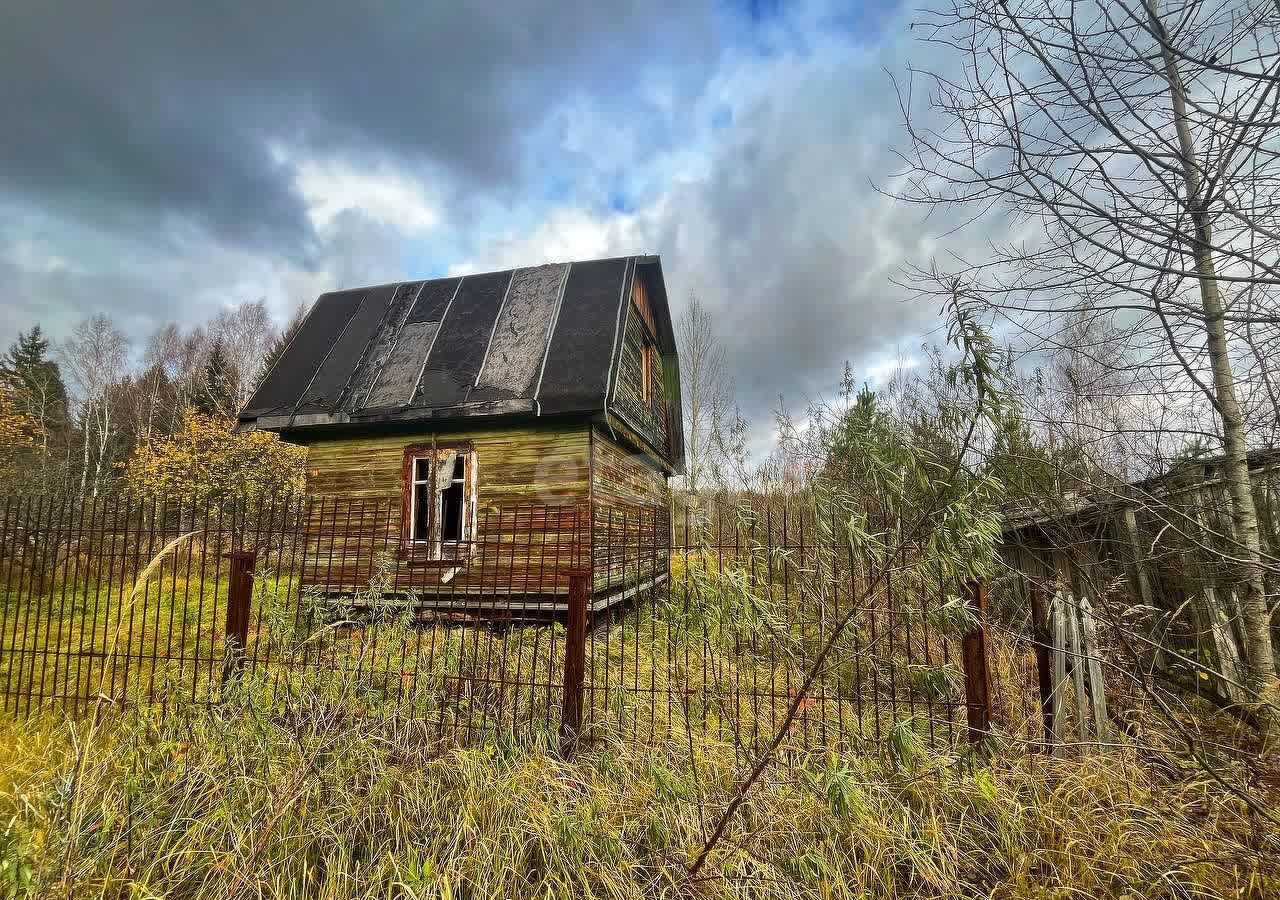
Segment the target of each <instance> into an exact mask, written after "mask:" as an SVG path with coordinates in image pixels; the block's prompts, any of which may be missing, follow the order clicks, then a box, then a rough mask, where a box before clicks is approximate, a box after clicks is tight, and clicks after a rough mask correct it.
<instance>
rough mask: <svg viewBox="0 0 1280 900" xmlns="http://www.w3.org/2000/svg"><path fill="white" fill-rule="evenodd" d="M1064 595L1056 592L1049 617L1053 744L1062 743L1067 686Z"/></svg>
mask: <svg viewBox="0 0 1280 900" xmlns="http://www.w3.org/2000/svg"><path fill="white" fill-rule="evenodd" d="M1064 606H1065V604H1064V603H1063V601H1062V593H1061V592H1060V591H1054V593H1053V600H1052V601H1051V602H1050V606H1049V615H1050V621H1051V627H1052V629H1053V648H1052V652H1053V691H1052V692H1051V693H1050V694H1049V697H1050V705H1051V713H1052V715H1053V743H1054V744H1055V745H1057V744H1061V743H1062V692H1063V691H1064V690H1065V689H1066V684H1067V654H1066V652H1065V648H1066V646H1067V616H1066V610H1065V609H1064V608H1063V607H1064Z"/></svg>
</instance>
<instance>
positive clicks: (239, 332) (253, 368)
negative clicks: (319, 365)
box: [209, 300, 278, 414]
mask: <svg viewBox="0 0 1280 900" xmlns="http://www.w3.org/2000/svg"><path fill="white" fill-rule="evenodd" d="M209 331H210V334H211V336H212V337H213V339H214V340H220V341H221V346H222V352H223V353H224V354H225V355H226V357H227V361H228V363H229V369H230V371H229V372H228V375H229V377H230V381H231V384H230V387H231V390H232V399H233V401H234V403H233V405H234V406H235V409H233V410H231V413H232V414H235V413H237V412H239V411H240V410H241V409H243V408H244V405H245V404H246V403H247V402H249V397H250V395H252V393H253V390H254V388H255V387H257V384H258V377H259V375H260V374H261V373H262V366H263V362H264V361H265V360H266V358H267V353H268V352H269V351H270V349H271V347H272V345H273V344H274V343H275V341H276V338H277V336H278V331H277V330H276V326H275V323H274V322H272V321H271V314H270V313H269V312H268V311H267V304H266V303H265V302H264V301H262V300H255V301H253V302H252V303H242V304H240V305H239V306H237V307H235V308H234V309H231V310H223V311H222V312H221V313H219V314H218V315H217V317H215V318H214V320H213V321H212V322H211V323H210V326H209Z"/></svg>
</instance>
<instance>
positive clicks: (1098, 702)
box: [1080, 597, 1110, 744]
mask: <svg viewBox="0 0 1280 900" xmlns="http://www.w3.org/2000/svg"><path fill="white" fill-rule="evenodd" d="M1080 621H1081V624H1082V625H1083V626H1084V653H1085V659H1086V661H1087V665H1088V671H1089V699H1090V700H1091V701H1092V703H1093V722H1094V730H1095V732H1096V733H1097V735H1098V742H1099V743H1100V744H1105V743H1106V742H1107V740H1108V738H1109V736H1110V734H1109V731H1110V720H1109V719H1108V718H1107V692H1106V689H1105V685H1104V684H1103V680H1102V657H1101V655H1100V650H1099V648H1098V627H1097V623H1095V622H1094V620H1093V604H1091V603H1090V602H1089V598H1088V597H1081V598H1080Z"/></svg>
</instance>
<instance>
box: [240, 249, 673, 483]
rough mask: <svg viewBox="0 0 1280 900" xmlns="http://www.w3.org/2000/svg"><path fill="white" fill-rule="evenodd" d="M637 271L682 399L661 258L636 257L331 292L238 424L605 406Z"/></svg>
mask: <svg viewBox="0 0 1280 900" xmlns="http://www.w3.org/2000/svg"><path fill="white" fill-rule="evenodd" d="M637 278H639V279H642V280H643V281H644V282H645V286H646V287H647V288H648V290H649V294H650V297H651V298H653V300H654V303H655V308H656V315H657V318H658V320H659V321H658V329H659V332H660V333H659V334H658V335H657V338H658V342H659V345H660V350H661V352H662V354H663V356H664V359H665V360H666V361H667V363H666V365H665V366H664V368H666V369H669V370H670V372H671V382H670V384H669V388H671V389H672V390H671V393H670V396H672V397H679V395H680V394H679V381H678V379H679V374H678V372H679V370H678V360H677V358H676V351H675V337H674V333H673V331H672V328H671V316H670V312H669V310H668V307H667V296H666V289H665V285H664V283H663V279H662V264H661V261H660V260H659V259H658V257H656V256H627V257H617V258H612V259H596V260H588V261H582V262H572V263H553V264H547V265H539V266H531V267H528V268H520V269H507V270H503V271H500V272H484V273H479V274H474V275H464V276H456V277H450V278H437V279H432V280H428V281H409V282H400V283H395V284H384V285H379V286H376V287H367V288H357V289H353V290H343V291H335V292H333V293H328V294H322V295H321V296H320V298H319V299H318V300H317V301H316V302H315V304H314V305H313V306H312V308H311V310H310V312H309V313H308V314H307V317H306V319H305V320H304V321H303V323H302V326H301V327H300V328H299V330H298V332H297V334H296V335H295V336H294V338H293V340H292V341H291V342H290V344H289V346H288V347H287V348H285V351H284V353H283V354H282V355H281V356H280V359H279V360H278V361H277V362H276V364H275V366H274V367H272V369H271V370H270V371H269V372H267V373H266V375H265V377H264V378H263V379H262V382H261V384H260V385H259V386H258V389H257V391H256V392H255V393H254V395H253V397H252V398H250V400H249V402H248V404H247V405H246V406H245V408H244V411H243V412H241V414H240V422H241V426H242V427H256V428H263V429H270V430H278V431H294V430H299V429H312V428H320V427H325V428H331V427H334V426H343V425H359V424H371V423H388V422H414V421H423V420H431V421H433V422H436V421H439V420H442V419H452V418H463V417H472V416H494V415H524V416H535V417H536V416H543V415H556V414H604V413H607V412H608V411H609V407H610V404H611V402H612V397H610V396H609V393H610V391H611V389H612V387H613V386H614V385H616V384H617V380H618V379H617V377H616V368H617V365H618V357H619V340H620V335H621V331H622V328H623V325H624V323H625V313H626V304H627V302H628V300H629V298H630V295H631V285H632V283H633V281H634V280H635V279H637ZM674 406H675V414H676V415H677V419H676V421H675V423H674V427H673V432H674V434H673V435H672V437H673V447H672V451H673V452H672V456H673V457H674V459H675V461H676V462H677V464H678V462H679V460H680V459H681V457H682V456H683V448H682V446H681V444H680V427H679V419H678V404H674Z"/></svg>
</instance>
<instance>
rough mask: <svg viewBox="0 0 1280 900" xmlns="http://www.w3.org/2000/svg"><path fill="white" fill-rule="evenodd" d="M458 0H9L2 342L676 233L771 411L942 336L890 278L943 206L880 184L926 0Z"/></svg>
mask: <svg viewBox="0 0 1280 900" xmlns="http://www.w3.org/2000/svg"><path fill="white" fill-rule="evenodd" d="M446 5H447V4H444V3H432V2H424V0H405V2H394V0H383V2H380V3H374V4H368V5H366V4H359V3H351V2H349V0H305V2H273V3H265V4H264V3H256V2H248V0H207V2H201V3H174V2H168V3H161V2H141V0H117V2H112V3H77V4H74V10H73V9H72V6H73V5H72V4H64V3H22V4H17V5H16V9H14V8H11V9H10V10H9V11H7V12H6V13H5V28H4V30H3V34H0V121H3V122H4V123H5V129H4V130H5V136H4V139H3V140H0V285H2V287H0V341H3V342H4V343H5V344H7V343H8V342H9V341H10V340H11V339H12V337H13V336H14V334H15V333H16V332H17V330H18V329H25V328H27V327H29V326H30V325H31V324H33V323H35V322H37V321H38V322H40V323H42V324H43V325H44V326H45V328H46V330H48V331H50V332H51V333H52V334H53V335H54V336H55V337H57V336H62V335H64V334H65V333H66V332H67V330H68V329H69V328H70V327H71V326H72V325H73V324H74V323H75V321H77V320H78V319H79V318H81V317H83V316H84V315H87V314H90V313H93V312H98V311H108V312H110V313H112V314H113V315H114V316H115V317H116V319H117V321H118V322H119V324H120V326H121V327H122V328H123V329H124V330H125V331H126V332H127V333H128V334H129V335H130V336H131V337H133V338H135V339H136V340H138V341H141V339H142V338H144V337H145V335H146V334H147V333H148V332H150V331H151V330H152V329H153V328H154V327H156V325H157V324H160V323H162V322H164V321H167V320H171V319H176V320H177V321H179V322H180V323H183V324H193V323H196V322H199V321H202V320H204V319H207V318H208V317H209V316H210V315H211V314H212V313H214V312H216V311H217V310H218V309H219V308H220V307H222V306H224V305H233V304H236V303H238V302H241V301H244V300H253V299H257V298H259V297H262V298H265V299H266V300H267V302H268V303H269V305H270V306H271V308H272V309H273V310H274V311H275V312H276V314H277V315H278V317H279V318H280V319H282V320H283V319H284V318H285V317H286V316H287V314H288V312H289V311H290V310H291V309H292V308H293V307H295V306H296V305H297V304H298V303H299V302H301V301H304V300H308V299H311V298H313V297H314V296H315V295H316V294H318V293H320V292H322V291H325V290H331V289H334V288H337V287H341V286H355V285H360V284H365V283H372V282H386V281H395V280H401V279H410V278H422V277H429V276H436V275H440V274H443V273H447V272H457V271H475V270H485V269H491V268H498V267H505V266H511V265H530V264H536V263H541V262H544V261H554V260H565V259H573V258H588V257H593V256H604V255H618V254H630V253H660V254H661V255H662V258H663V264H664V269H665V271H666V275H667V280H668V290H669V292H670V293H671V295H672V298H673V301H674V303H675V306H676V310H675V311H676V313H677V315H678V313H679V309H680V307H682V306H683V303H684V300H685V298H686V297H687V296H688V294H689V293H690V292H696V293H697V294H698V295H699V296H700V297H701V298H702V299H703V300H704V302H705V303H706V304H707V305H708V306H709V307H710V308H711V309H712V310H713V311H714V312H715V313H716V314H717V316H718V318H719V322H720V327H721V330H722V337H723V340H724V343H725V347H726V351H727V356H728V359H729V362H730V365H731V369H732V374H733V376H734V377H735V379H736V382H737V387H738V390H739V395H740V398H741V402H742V404H743V406H744V408H745V410H746V411H747V412H748V413H749V414H751V415H754V416H767V412H768V410H769V409H770V408H771V407H772V406H773V405H774V404H775V403H776V400H777V397H778V396H779V395H780V394H783V395H786V397H787V398H788V400H789V402H791V403H793V404H794V405H796V406H802V405H803V403H804V401H805V400H806V399H809V398H811V397H813V396H816V395H818V394H820V393H822V392H823V391H825V390H828V389H829V388H830V386H831V385H832V384H834V383H835V382H836V381H837V380H838V377H839V374H840V368H841V366H842V365H843V362H844V361H845V360H846V359H847V360H849V361H851V362H852V364H853V365H854V367H855V371H856V372H858V373H859V374H860V375H861V376H863V377H866V376H867V375H869V374H873V373H875V372H877V371H883V370H884V367H885V364H886V361H888V360H892V359H894V358H897V357H898V355H899V354H900V353H901V352H903V351H906V352H908V353H909V352H912V351H913V350H914V348H916V347H917V346H918V345H919V343H920V342H921V340H923V339H928V338H929V337H930V335H931V334H932V335H933V336H934V337H935V339H936V328H937V325H938V312H937V310H936V309H933V308H927V307H924V306H921V305H913V304H909V303H904V302H902V300H901V299H900V298H901V292H900V291H899V290H898V289H896V288H895V287H894V286H893V285H892V284H891V283H890V281H889V278H890V277H891V275H892V274H893V272H894V271H895V269H896V267H897V266H899V265H900V264H901V263H902V262H903V261H904V260H908V259H920V258H922V257H924V256H927V255H928V254H930V253H934V252H936V251H937V248H936V247H934V246H933V244H932V243H931V239H930V228H929V227H928V226H927V224H925V223H923V221H922V214H921V211H920V210H919V209H912V208H907V207H903V206H901V205H898V204H894V203H893V202H892V201H889V200H886V199H885V198H884V197H883V196H881V195H879V194H878V193H877V192H876V190H875V186H876V185H879V186H881V187H884V186H886V185H888V184H889V179H890V177H891V175H892V174H893V173H894V171H895V170H896V162H895V160H894V158H893V156H892V153H891V151H892V148H894V147H895V146H899V147H900V146H901V145H902V136H901V132H900V116H899V112H898V109H897V103H896V99H895V97H894V94H893V91H892V88H891V84H890V82H889V78H888V76H887V75H886V73H885V70H886V69H889V70H891V71H898V72H900V71H902V69H903V67H904V66H905V64H906V62H907V61H908V60H909V59H912V58H913V57H919V56H920V55H922V53H923V49H922V48H920V47H917V46H913V44H912V42H911V38H910V34H909V31H908V22H909V21H910V10H909V9H908V10H902V9H899V8H897V7H896V6H894V5H892V4H886V3H878V2H867V3H863V4H853V5H847V4H836V3H835V2H834V0H832V2H823V0H813V2H801V3H797V4H789V3H785V2H767V0H760V2H737V0H714V2H709V3H708V4H706V5H703V4H702V3H700V2H698V0H563V2H559V3H554V4H553V3H549V2H547V3H541V2H533V0H505V2H503V3H501V4H497V3H492V4H490V3H480V4H475V3H468V4H465V5H463V4H458V6H457V8H456V9H446V8H444V7H445V6H446ZM373 10H376V11H377V12H376V14H375V13H374V12H373ZM931 52H933V53H936V51H931ZM917 61H919V60H918V59H917Z"/></svg>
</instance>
